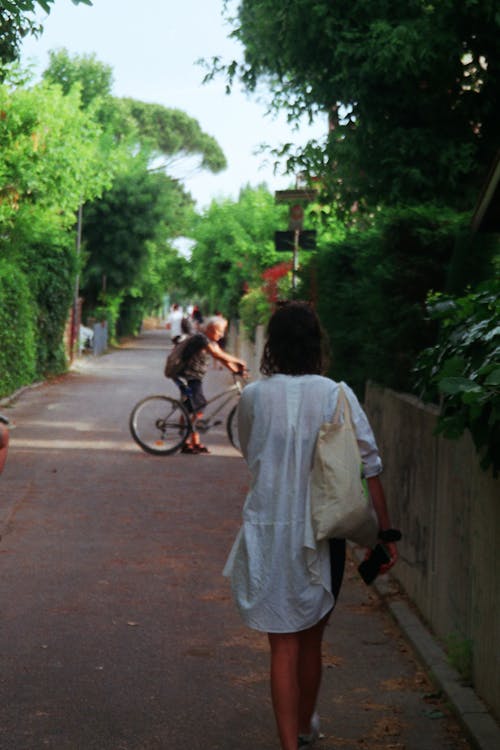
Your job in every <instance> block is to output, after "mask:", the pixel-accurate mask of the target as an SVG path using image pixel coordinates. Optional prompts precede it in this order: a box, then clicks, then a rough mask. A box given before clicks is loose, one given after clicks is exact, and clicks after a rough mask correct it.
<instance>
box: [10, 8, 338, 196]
mask: <svg viewBox="0 0 500 750" xmlns="http://www.w3.org/2000/svg"><path fill="white" fill-rule="evenodd" d="M232 5H233V6H234V5H235V3H234V2H233V3H232ZM222 8H223V0H180V1H179V0H175V2H174V1H173V0H142V2H139V0H93V6H92V7H88V6H86V5H76V6H75V5H73V3H72V2H71V0H56V2H55V3H54V5H53V6H52V10H51V12H50V14H49V15H46V14H44V13H41V14H40V16H39V18H40V20H41V21H42V23H43V26H44V32H43V34H42V35H41V36H40V37H39V38H38V39H34V38H32V37H28V38H26V39H25V40H24V42H23V46H22V57H21V59H22V62H23V63H28V62H29V63H30V64H33V65H34V66H35V71H36V72H37V74H39V73H41V71H43V70H44V68H45V67H46V66H47V64H48V51H49V50H56V49H61V48H65V49H67V50H68V52H69V53H70V54H78V55H82V54H95V56H96V57H97V59H98V60H99V61H100V62H103V63H105V64H107V65H109V66H111V68H112V71H113V79H114V85H113V94H114V95H115V96H119V97H121V96H128V97H132V98H135V99H139V100H141V101H145V102H155V103H158V104H162V105H164V106H165V107H171V108H175V109H181V110H183V111H184V112H186V113H187V114H188V115H190V116H191V117H193V118H195V119H196V120H197V121H198V122H199V124H200V126H201V128H202V129H203V130H204V131H205V132H206V133H208V134H209V135H211V136H213V137H214V138H215V139H216V140H217V142H218V143H219V145H220V146H221V148H222V150H223V151H224V153H225V155H226V159H227V162H228V168H227V169H226V170H225V171H224V172H222V173H220V174H218V175H212V174H211V173H209V172H206V173H203V172H202V173H198V174H195V175H191V176H189V177H187V179H185V180H184V184H185V185H186V188H187V190H188V191H189V192H190V193H191V195H192V196H193V198H194V199H195V200H196V203H197V206H198V208H199V209H203V208H205V207H206V206H208V205H209V203H210V201H211V200H212V199H214V198H215V199H220V198H232V199H233V200H236V199H237V198H238V193H239V191H240V188H241V187H243V186H244V185H247V184H250V185H252V186H257V185H258V184H260V183H263V182H265V183H266V184H267V186H268V188H269V189H270V190H271V191H274V190H282V189H286V188H288V187H293V186H294V178H293V177H290V176H282V175H278V176H276V175H274V174H273V168H272V163H271V162H272V159H271V158H270V157H267V158H266V156H265V155H262V154H260V155H257V154H256V153H255V152H256V150H257V149H258V147H259V145H260V144H261V143H264V142H265V143H269V144H271V145H273V146H277V145H279V144H280V143H285V142H290V141H291V142H294V143H304V142H305V141H306V140H308V139H309V138H321V137H323V135H324V134H325V131H326V117H325V118H324V121H322V120H321V118H319V119H318V120H317V121H316V122H315V123H313V125H311V126H309V125H308V124H307V123H304V125H303V126H301V128H300V129H299V131H298V132H296V131H294V130H293V129H292V127H291V126H290V125H288V123H287V122H286V117H285V115H284V114H283V115H280V116H279V117H278V118H274V117H272V116H266V112H267V106H266V100H265V94H266V93H267V92H266V91H263V92H261V93H260V95H259V97H257V96H256V95H255V96H254V95H252V96H249V95H247V94H245V93H244V92H243V91H242V90H241V88H238V87H235V89H234V90H233V92H232V93H231V94H230V95H229V96H228V95H227V94H226V93H225V82H224V80H223V79H222V77H221V78H219V79H218V80H215V81H214V82H211V83H209V84H205V85H203V84H202V79H203V76H204V70H203V68H202V67H200V66H199V65H197V64H196V61H197V60H199V59H200V58H203V59H208V60H210V59H211V58H212V57H213V56H215V55H218V56H220V57H222V59H223V60H228V61H230V60H232V59H241V58H242V48H241V46H240V45H239V44H237V43H236V42H235V41H234V40H231V39H228V34H229V33H230V30H231V29H230V26H228V24H227V22H225V21H224V19H223V18H222ZM267 101H269V100H267Z"/></svg>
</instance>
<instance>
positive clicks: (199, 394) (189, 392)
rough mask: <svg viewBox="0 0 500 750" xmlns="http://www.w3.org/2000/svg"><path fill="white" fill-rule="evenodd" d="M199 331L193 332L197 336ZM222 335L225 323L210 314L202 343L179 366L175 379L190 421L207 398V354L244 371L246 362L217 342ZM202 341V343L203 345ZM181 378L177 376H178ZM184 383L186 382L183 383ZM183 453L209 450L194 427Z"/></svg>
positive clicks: (233, 368)
mask: <svg viewBox="0 0 500 750" xmlns="http://www.w3.org/2000/svg"><path fill="white" fill-rule="evenodd" d="M199 336H200V334H199V333H198V334H195V336H193V339H194V338H195V337H199ZM223 336H224V326H223V323H222V321H221V320H220V319H219V318H216V317H213V318H210V319H209V321H208V322H207V324H206V326H205V328H204V339H205V341H201V340H200V342H199V343H201V347H200V346H199V345H198V348H197V350H196V351H195V352H194V353H193V354H191V355H190V356H188V358H187V360H186V363H185V365H184V366H183V368H182V371H181V373H180V374H179V378H178V379H176V382H177V385H178V386H179V388H180V390H181V394H182V397H183V400H184V403H185V406H186V407H187V409H188V411H189V412H190V413H191V414H192V417H191V418H192V421H193V425H194V424H195V423H196V420H197V419H198V418H200V417H201V416H202V410H203V407H204V406H205V405H206V403H207V400H206V398H205V395H204V393H203V377H204V376H205V373H206V372H207V369H208V365H209V362H210V359H209V357H212V358H213V359H216V360H219V362H221V363H222V364H223V365H224V366H225V367H227V369H228V370H230V371H231V372H236V373H241V374H244V373H245V372H246V363H245V362H244V361H243V360H242V359H238V358H237V357H234V356H233V355H232V354H228V352H226V351H224V350H223V349H222V348H221V347H220V346H219V343H218V342H219V340H220V339H221V338H222V337H223ZM203 344H204V345H203ZM179 379H180V380H179ZM184 383H186V385H184ZM181 452H182V453H210V451H209V450H208V448H207V447H206V446H205V445H202V443H201V442H200V435H199V433H198V432H196V430H195V429H193V431H192V433H191V435H190V436H189V438H188V440H187V441H186V442H185V443H184V445H183V446H182V449H181Z"/></svg>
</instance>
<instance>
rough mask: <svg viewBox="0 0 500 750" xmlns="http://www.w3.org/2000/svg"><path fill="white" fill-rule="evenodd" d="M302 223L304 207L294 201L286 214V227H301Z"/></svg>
mask: <svg viewBox="0 0 500 750" xmlns="http://www.w3.org/2000/svg"><path fill="white" fill-rule="evenodd" d="M303 223H304V208H303V206H301V204H300V203H294V204H293V206H290V211H289V214H288V229H302V225H303Z"/></svg>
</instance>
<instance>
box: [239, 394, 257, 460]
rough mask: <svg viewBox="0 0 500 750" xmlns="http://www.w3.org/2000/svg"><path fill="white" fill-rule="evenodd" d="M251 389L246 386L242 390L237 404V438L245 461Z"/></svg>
mask: <svg viewBox="0 0 500 750" xmlns="http://www.w3.org/2000/svg"><path fill="white" fill-rule="evenodd" d="M252 391H253V389H252V387H251V385H247V386H246V388H244V389H243V393H242V394H241V398H240V402H239V404H238V437H239V440H240V446H241V452H242V453H243V456H244V457H245V459H248V443H249V440H250V432H251V429H252V422H253V393H252Z"/></svg>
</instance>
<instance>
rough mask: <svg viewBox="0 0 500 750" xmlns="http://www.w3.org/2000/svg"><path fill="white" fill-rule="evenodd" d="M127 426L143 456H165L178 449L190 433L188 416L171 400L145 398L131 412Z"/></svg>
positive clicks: (160, 397)
mask: <svg viewBox="0 0 500 750" xmlns="http://www.w3.org/2000/svg"><path fill="white" fill-rule="evenodd" d="M129 427H130V432H131V434H132V437H133V438H134V440H135V442H136V443H137V444H138V445H140V446H141V448H142V449H143V450H145V451H146V453H152V454H153V455H157V456H167V455H169V454H170V453H175V452H176V451H177V450H179V448H180V447H181V446H182V444H183V443H184V441H185V440H186V438H187V436H188V435H189V432H190V431H191V421H190V418H189V414H188V412H187V411H186V409H185V408H184V406H183V405H182V404H181V402H180V401H177V400H176V399H174V398H169V397H168V396H148V397H147V398H144V399H143V400H142V401H139V403H138V404H136V405H135V406H134V408H133V409H132V413H131V414H130V419H129Z"/></svg>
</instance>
